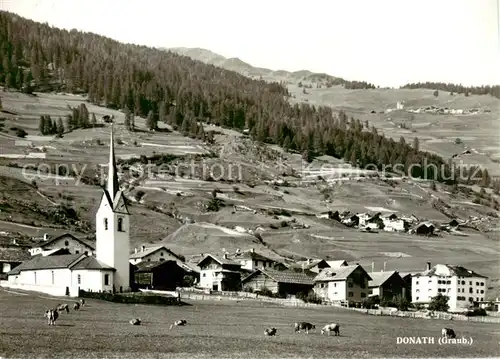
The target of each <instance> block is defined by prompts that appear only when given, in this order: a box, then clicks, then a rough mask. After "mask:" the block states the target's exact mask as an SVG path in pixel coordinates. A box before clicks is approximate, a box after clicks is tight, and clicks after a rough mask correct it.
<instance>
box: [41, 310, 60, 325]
mask: <svg viewBox="0 0 500 359" xmlns="http://www.w3.org/2000/svg"><path fill="white" fill-rule="evenodd" d="M44 317H46V318H47V321H48V324H49V325H56V320H57V318H58V317H59V313H58V312H57V310H56V309H48V310H46V311H45V315H44Z"/></svg>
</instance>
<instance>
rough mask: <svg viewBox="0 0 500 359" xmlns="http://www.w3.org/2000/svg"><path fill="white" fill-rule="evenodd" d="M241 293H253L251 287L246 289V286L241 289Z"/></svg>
mask: <svg viewBox="0 0 500 359" xmlns="http://www.w3.org/2000/svg"><path fill="white" fill-rule="evenodd" d="M243 291H244V292H247V293H253V288H252V287H248V286H247V287H244V288H243Z"/></svg>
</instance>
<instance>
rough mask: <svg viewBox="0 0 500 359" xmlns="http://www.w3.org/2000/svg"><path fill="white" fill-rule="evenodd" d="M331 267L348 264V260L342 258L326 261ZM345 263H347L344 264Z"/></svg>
mask: <svg viewBox="0 0 500 359" xmlns="http://www.w3.org/2000/svg"><path fill="white" fill-rule="evenodd" d="M326 263H328V265H329V266H330V268H338V267H342V266H345V265H347V261H346V260H344V259H342V260H336V261H326ZM344 263H345V265H344Z"/></svg>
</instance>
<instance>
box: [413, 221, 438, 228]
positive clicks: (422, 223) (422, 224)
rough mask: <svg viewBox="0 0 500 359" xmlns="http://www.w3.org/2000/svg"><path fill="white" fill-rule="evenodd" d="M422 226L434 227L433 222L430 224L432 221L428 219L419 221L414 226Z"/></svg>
mask: <svg viewBox="0 0 500 359" xmlns="http://www.w3.org/2000/svg"><path fill="white" fill-rule="evenodd" d="M422 226H426V227H435V226H434V224H432V222H428V221H426V222H420V223H419V224H417V225H416V226H415V227H416V228H418V227H422Z"/></svg>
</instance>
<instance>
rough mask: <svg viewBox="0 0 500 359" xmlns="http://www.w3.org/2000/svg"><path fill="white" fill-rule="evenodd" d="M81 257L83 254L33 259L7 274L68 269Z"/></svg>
mask: <svg viewBox="0 0 500 359" xmlns="http://www.w3.org/2000/svg"><path fill="white" fill-rule="evenodd" d="M83 256H85V254H63V255H59V256H46V257H35V258H33V259H31V260H28V261H25V262H22V263H21V264H20V265H18V266H17V267H16V268H14V269H13V270H11V271H10V272H9V273H8V274H9V275H12V274H19V273H20V272H21V271H25V270H38V269H59V268H68V267H69V266H70V265H71V264H73V263H74V262H76V261H77V260H79V259H80V258H81V257H83Z"/></svg>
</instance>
